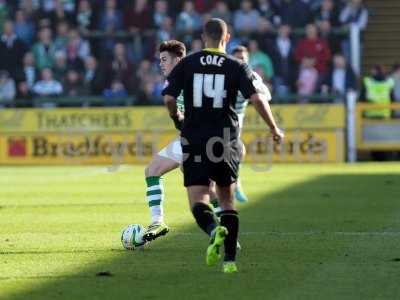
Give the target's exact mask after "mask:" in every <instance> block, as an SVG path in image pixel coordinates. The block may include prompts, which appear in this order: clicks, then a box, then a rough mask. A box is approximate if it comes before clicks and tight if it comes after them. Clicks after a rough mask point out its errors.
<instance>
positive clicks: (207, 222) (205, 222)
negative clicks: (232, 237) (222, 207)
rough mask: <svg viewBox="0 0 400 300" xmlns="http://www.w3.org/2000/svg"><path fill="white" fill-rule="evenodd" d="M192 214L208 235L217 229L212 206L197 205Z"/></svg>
mask: <svg viewBox="0 0 400 300" xmlns="http://www.w3.org/2000/svg"><path fill="white" fill-rule="evenodd" d="M192 213H193V216H194V218H195V219H196V222H197V225H199V227H200V228H201V229H202V230H203V231H204V232H205V233H207V234H208V235H211V232H212V231H213V230H214V229H215V227H217V225H218V224H217V221H216V219H215V215H214V212H213V210H212V208H211V206H210V205H207V204H204V203H196V204H194V205H193V207H192Z"/></svg>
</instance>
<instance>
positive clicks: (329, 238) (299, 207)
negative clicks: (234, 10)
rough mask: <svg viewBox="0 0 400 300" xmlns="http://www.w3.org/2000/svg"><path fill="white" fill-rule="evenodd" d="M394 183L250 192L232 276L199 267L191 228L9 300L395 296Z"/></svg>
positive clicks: (339, 179) (348, 181)
mask: <svg viewBox="0 0 400 300" xmlns="http://www.w3.org/2000/svg"><path fill="white" fill-rule="evenodd" d="M399 187H400V179H399V176H398V175H397V174H388V175H365V174H351V175H327V176H321V177H318V178H315V179H313V180H310V181H308V182H304V183H301V184H295V185H292V186H289V187H288V188H287V189H285V190H281V191H277V192H274V193H270V194H259V195H253V197H252V202H251V203H250V204H249V205H247V206H245V207H242V209H241V210H240V213H241V222H242V223H241V232H242V235H241V237H240V239H241V243H242V246H243V250H242V253H241V254H240V257H239V268H240V272H239V273H238V274H234V275H228V276H227V275H224V274H222V273H221V271H220V267H218V268H208V267H206V266H205V264H204V257H203V254H204V249H205V247H206V245H207V238H206V237H205V236H204V235H202V234H201V233H200V230H198V229H197V228H196V227H195V226H194V225H191V226H186V227H184V228H182V229H180V230H179V231H176V232H171V234H169V235H168V236H167V237H166V238H163V239H160V240H157V241H155V242H153V244H152V245H151V247H150V248H149V249H146V250H145V251H135V252H128V251H117V250H116V249H114V250H110V255H109V256H110V257H105V258H100V259H99V261H97V262H96V264H94V265H92V266H89V267H83V268H82V270H80V271H79V272H77V273H75V274H72V275H71V276H51V274H50V275H49V276H43V277H34V278H32V280H35V285H36V287H33V288H31V289H30V290H28V291H26V292H21V293H19V294H17V295H10V296H9V297H8V298H7V299H9V300H22V299H23V300H26V299H355V298H357V299H359V298H360V299H361V298H362V299H372V298H374V299H375V298H386V299H393V298H395V297H396V295H397V296H398V295H399V293H400V289H399V287H398V282H397V280H398V278H399V277H397V279H396V276H395V270H397V268H398V267H399V264H398V263H396V262H394V261H393V258H394V257H395V252H396V249H399V246H400V236H399V235H394V236H393V235H388V234H387V233H389V232H394V233H395V232H397V233H398V232H400V218H399V210H400V202H399V201H398V196H399V194H400V193H399ZM362 233H374V234H373V235H369V234H362ZM72 252H73V251H71V253H72ZM99 253H104V251H103V250H100V251H99ZM95 254H96V253H93V255H95ZM1 255H5V254H4V253H3V254H1ZM77 255H79V253H77ZM397 256H399V254H398V255H397ZM391 259H392V261H390V260H391ZM96 274H97V275H96ZM397 274H400V273H397ZM24 279H26V278H24ZM16 280H18V278H16Z"/></svg>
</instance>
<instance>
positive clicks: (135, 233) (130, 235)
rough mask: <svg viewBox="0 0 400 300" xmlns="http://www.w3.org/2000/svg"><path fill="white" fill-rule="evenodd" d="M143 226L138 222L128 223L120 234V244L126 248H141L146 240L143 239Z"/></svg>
mask: <svg viewBox="0 0 400 300" xmlns="http://www.w3.org/2000/svg"><path fill="white" fill-rule="evenodd" d="M143 233H144V228H143V226H142V225H140V224H130V225H128V226H127V227H126V228H125V229H124V230H122V234H121V243H122V246H123V247H124V248H125V249H127V250H135V249H137V248H142V247H143V246H144V244H145V243H146V241H144V240H143Z"/></svg>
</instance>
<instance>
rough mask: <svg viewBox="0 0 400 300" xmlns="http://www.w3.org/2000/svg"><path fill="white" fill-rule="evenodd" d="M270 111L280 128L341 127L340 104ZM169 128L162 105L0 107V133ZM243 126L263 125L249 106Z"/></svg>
mask: <svg viewBox="0 0 400 300" xmlns="http://www.w3.org/2000/svg"><path fill="white" fill-rule="evenodd" d="M272 109H273V113H274V115H275V117H276V119H277V122H278V124H279V125H280V126H281V127H282V128H284V129H299V128H308V129H334V128H343V127H344V107H343V105H334V104H305V105H274V106H273V108H272ZM160 128H161V129H173V125H172V122H171V120H170V118H169V117H168V114H167V111H166V109H165V108H164V107H131V108H65V109H64V108H59V109H6V110H0V134H1V133H18V132H21V133H37V132H47V133H50V132H58V133H59V132H63V133H64V132H70V133H73V132H80V133H83V132H129V131H135V130H143V129H149V130H153V129H160ZM245 128H246V129H262V128H265V124H264V122H263V121H262V120H261V118H260V117H259V116H258V114H257V112H256V111H255V110H254V108H253V107H252V106H250V107H249V108H248V110H247V113H246V118H245Z"/></svg>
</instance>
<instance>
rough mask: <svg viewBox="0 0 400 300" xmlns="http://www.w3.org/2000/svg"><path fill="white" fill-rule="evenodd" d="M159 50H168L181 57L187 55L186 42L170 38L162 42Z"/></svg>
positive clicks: (171, 53)
mask: <svg viewBox="0 0 400 300" xmlns="http://www.w3.org/2000/svg"><path fill="white" fill-rule="evenodd" d="M158 51H159V52H160V53H161V52H164V51H166V52H168V53H169V54H170V55H172V56H174V57H179V58H182V57H184V56H186V47H185V44H184V43H182V42H180V41H177V40H169V41H164V42H162V43H161V44H160V47H159V48H158Z"/></svg>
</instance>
